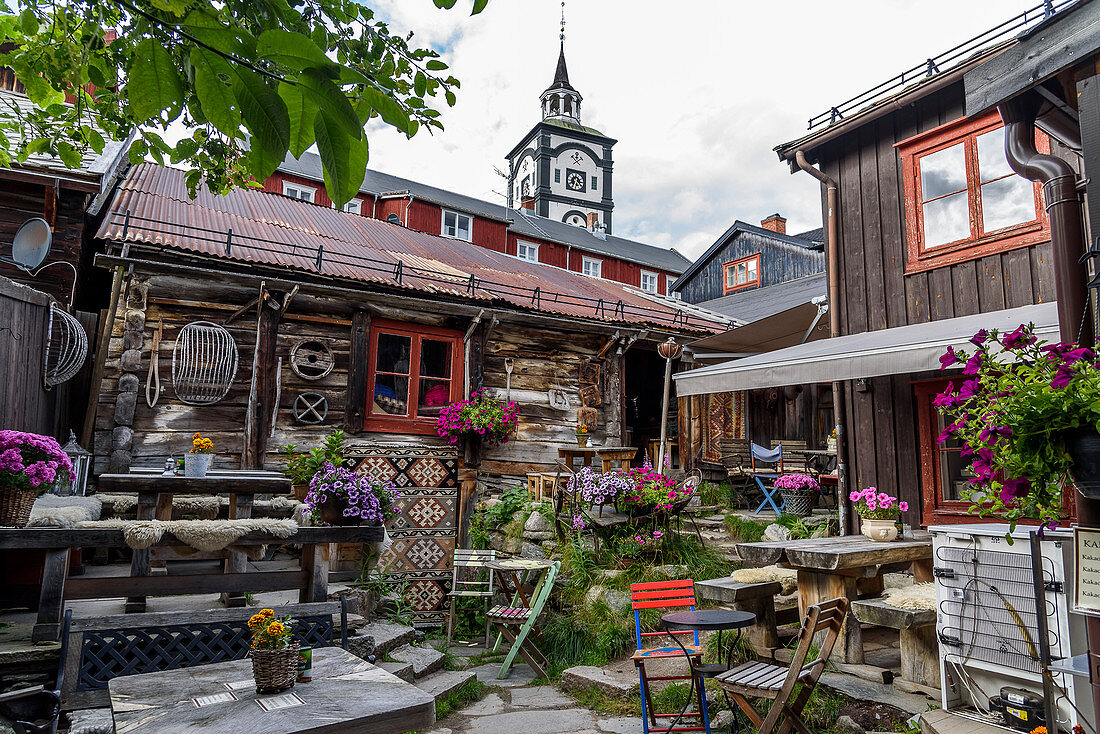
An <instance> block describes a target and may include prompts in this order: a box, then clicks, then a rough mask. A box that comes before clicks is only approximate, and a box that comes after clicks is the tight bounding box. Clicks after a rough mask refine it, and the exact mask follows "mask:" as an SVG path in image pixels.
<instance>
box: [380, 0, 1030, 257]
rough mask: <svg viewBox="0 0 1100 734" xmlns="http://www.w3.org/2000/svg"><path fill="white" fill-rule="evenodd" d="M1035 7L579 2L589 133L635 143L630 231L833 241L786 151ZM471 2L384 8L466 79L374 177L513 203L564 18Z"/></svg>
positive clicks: (549, 0)
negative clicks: (763, 230)
mask: <svg viewBox="0 0 1100 734" xmlns="http://www.w3.org/2000/svg"><path fill="white" fill-rule="evenodd" d="M1034 2H1035V0H1026V1H1025V0H970V1H969V2H966V3H959V2H957V1H956V0H924V1H923V2H919V3H916V2H909V1H908V0H848V1H846V2H843V3H822V2H819V0H785V1H784V2H770V3H745V2H730V0H690V1H689V2H680V3H676V4H670V3H667V2H663V1H660V0H585V1H584V2H580V1H579V0H569V2H568V4H567V5H566V13H567V28H566V36H567V37H566V56H567V60H568V64H569V76H570V81H571V82H572V83H573V86H575V87H576V88H577V89H578V90H579V91H580V92H581V94H582V95H584V105H583V111H584V122H585V124H587V125H591V126H593V127H596V128H598V129H600V130H602V131H603V132H605V133H606V134H608V135H610V136H611V137H613V138H616V139H617V140H618V141H619V142H618V143H617V144H616V146H615V153H614V156H615V174H614V175H615V178H614V198H615V216H614V229H615V234H617V235H620V236H623V237H629V238H633V239H638V240H640V241H643V242H647V243H650V244H654V245H659V246H662V247H672V246H675V247H676V248H677V249H679V250H680V251H682V252H684V253H685V254H687V255H688V256H690V257H694V256H697V255H699V254H700V253H701V252H702V251H703V250H704V249H706V247H707V246H709V245H710V244H711V243H712V242H713V241H714V239H715V238H716V237H718V236H719V235H720V234H721V233H722V232H724V231H725V230H726V229H727V228H728V227H729V225H730V224H732V222H733V221H734V220H735V219H742V220H744V221H748V222H754V223H755V222H759V221H760V220H761V219H763V218H764V217H766V216H768V215H769V214H772V213H774V212H780V213H781V214H783V215H784V216H785V217H787V219H788V222H787V228H788V231H789V232H800V231H803V230H807V229H812V228H815V227H819V226H821V205H820V192H819V189H818V185H817V183H816V181H814V180H813V179H812V178H811V177H810V176H808V175H806V174H803V173H798V174H796V175H791V174H790V172H789V170H788V169H787V167H786V166H785V165H782V164H781V163H780V162H779V160H778V158H777V157H776V156H775V153H774V152H773V151H772V148H773V147H774V146H776V145H777V144H779V143H781V142H785V141H788V140H792V139H795V138H797V137H799V136H801V135H802V134H804V132H805V130H806V121H807V120H808V119H809V117H810V116H811V115H813V114H817V113H819V112H821V111H823V110H826V109H828V108H829V107H830V106H832V105H834V104H837V103H839V102H841V101H843V100H845V99H848V98H850V97H852V96H854V95H856V94H858V93H860V92H862V91H864V90H866V89H869V88H871V87H873V86H875V85H876V84H878V83H879V82H881V81H883V80H884V79H886V78H887V77H889V76H892V75H894V74H897V73H900V72H901V71H902V70H903V69H908V68H910V67H912V66H913V65H915V64H917V63H919V62H920V60H921V59H925V58H927V57H929V56H932V55H935V54H938V53H940V52H942V51H944V50H946V49H948V48H950V47H952V46H954V45H955V44H957V43H959V42H962V41H965V40H966V39H967V38H970V37H972V36H975V35H977V34H978V33H981V32H983V31H985V30H987V29H989V28H990V27H992V26H994V25H996V24H997V23H1000V22H1001V21H1002V20H1006V19H1007V18H1008V17H1009V16H1010V15H1012V14H1014V13H1018V12H1021V11H1022V10H1023V9H1025V8H1026V7H1029V6H1031V5H1034ZM469 5H470V3H469V0H459V4H458V6H456V8H455V9H453V10H450V11H444V10H438V9H436V8H435V6H434V4H433V3H432V2H431V0H374V1H373V2H371V6H372V7H374V8H375V9H376V11H377V12H378V13H379V14H380V15H381V17H383V18H385V19H387V21H388V22H390V23H391V28H392V30H393V31H394V32H407V31H408V30H410V29H411V30H414V31H415V36H414V38H413V42H414V43H420V44H430V45H431V46H432V47H433V48H436V49H438V50H440V51H441V52H442V53H444V54H445V58H446V60H447V61H448V62H449V63H451V66H452V71H453V73H454V75H455V76H456V77H458V78H459V79H460V80H461V81H462V89H461V90H460V93H459V103H458V105H457V106H456V107H455V108H453V109H447V110H445V111H444V115H443V118H442V120H443V123H444V125H445V127H446V129H445V130H444V131H442V132H437V133H436V134H435V135H427V134H423V133H422V134H418V135H417V136H416V137H415V138H413V139H412V140H406V139H405V138H404V137H402V136H400V135H398V134H396V133H393V132H391V131H389V130H379V129H376V128H375V129H372V133H373V134H372V135H371V137H370V144H371V167H372V168H375V169H378V170H382V171H386V172H388V173H393V174H396V175H399V176H404V177H407V178H412V179H415V180H419V181H423V182H425V183H429V184H432V185H435V186H441V187H443V188H448V189H452V190H454V191H459V192H461V193H464V194H468V195H471V196H477V197H481V198H485V199H489V200H491V201H497V202H503V196H502V195H498V193H497V192H500V194H502V192H503V191H504V189H505V185H504V181H503V179H501V178H500V177H499V176H497V175H496V174H495V173H494V170H493V169H494V167H498V168H501V169H504V168H506V165H507V164H506V161H505V160H504V155H505V153H507V152H508V151H509V150H510V149H511V148H512V146H513V145H515V143H516V142H518V141H519V139H520V138H521V137H522V136H523V135H524V134H525V133H526V132H527V131H528V130H530V128H531V127H532V126H533V125H534V124H535V123H536V122H538V119H539V100H538V98H539V94H540V93H541V92H542V90H543V89H545V88H546V87H547V86H548V85H549V84H550V81H551V79H552V78H553V71H554V65H555V63H556V61H557V53H558V18H559V14H560V11H561V5H560V3H559V1H558V0H490V2H489V5H488V8H487V9H486V10H485V11H484V12H483V13H482V14H480V15H477V16H473V17H470V16H469V15H468V9H469ZM463 6H465V7H463ZM944 18H950V19H951V22H950V23H945V22H944Z"/></svg>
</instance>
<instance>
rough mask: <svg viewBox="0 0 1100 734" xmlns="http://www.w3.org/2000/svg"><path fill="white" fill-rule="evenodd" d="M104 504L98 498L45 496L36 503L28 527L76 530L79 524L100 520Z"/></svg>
mask: <svg viewBox="0 0 1100 734" xmlns="http://www.w3.org/2000/svg"><path fill="white" fill-rule="evenodd" d="M102 511H103V503H102V502H101V501H100V500H99V499H98V498H96V497H94V496H92V497H76V496H73V497H58V496H57V495H55V494H44V495H41V496H40V497H39V498H38V499H36V500H35V501H34V507H32V508H31V519H30V522H28V523H27V527H32V528H75V527H76V525H77V523H81V522H88V521H90V520H98V519H99V517H100V513H101V512H102Z"/></svg>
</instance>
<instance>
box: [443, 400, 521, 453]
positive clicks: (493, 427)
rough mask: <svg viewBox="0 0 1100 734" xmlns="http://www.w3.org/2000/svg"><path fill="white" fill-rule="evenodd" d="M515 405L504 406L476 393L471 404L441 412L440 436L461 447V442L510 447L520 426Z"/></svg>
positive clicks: (455, 405)
mask: <svg viewBox="0 0 1100 734" xmlns="http://www.w3.org/2000/svg"><path fill="white" fill-rule="evenodd" d="M517 411H518V408H517V406H516V404H515V402H512V401H509V402H507V403H501V402H498V401H497V400H494V399H493V398H491V397H489V396H488V395H486V394H485V391H484V390H474V391H473V392H472V393H470V399H469V400H459V401H458V402H457V403H451V404H450V405H448V406H446V407H445V408H443V409H442V410H441V411H440V412H439V418H437V419H436V433H438V434H439V437H440V438H443V439H446V440H447V441H448V442H449V443H451V444H453V445H455V446H457V445H458V444H459V442H469V441H471V440H473V441H480V442H481V443H483V444H484V445H486V446H495V445H497V444H502V443H507V442H508V441H509V439H511V438H512V436H513V435H514V434H515V432H516V426H517V425H518V424H519V415H518V412H517Z"/></svg>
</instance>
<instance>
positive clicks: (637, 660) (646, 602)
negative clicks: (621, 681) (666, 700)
mask: <svg viewBox="0 0 1100 734" xmlns="http://www.w3.org/2000/svg"><path fill="white" fill-rule="evenodd" d="M630 606H631V608H632V609H633V610H634V636H635V639H636V640H637V645H638V649H637V650H636V651H635V652H634V654H633V655H631V656H630V659H631V660H633V661H634V665H635V667H637V668H638V683H639V685H640V687H641V697H642V731H643V734H649V730H650V727H654V728H655V727H656V726H657V719H675V718H693V719H696V720H698V721H700V722H701V724H702V725H701V726H700V725H699V724H691V725H680V726H673V727H672V728H671V729H659V730H658V731H674V732H676V731H704V732H706V733H707V734H710V719H709V718H708V715H707V699H706V695H705V694H704V692H703V681H702V680H700V681H698V687H697V690H696V707H697V710H696V711H694V712H688V713H685V714H684V715H683V716H682V717H681V716H680V714H658V713H657V712H655V711H654V710H653V696H652V694H651V693H650V689H649V683H650V681H658V680H691V677H692V674H691V673H690V672H689V673H688V674H687V675H660V676H657V675H654V676H651V675H649V672H648V671H647V670H646V661H647V660H654V659H659V658H677V657H678V658H683V657H684V650H687V653H688V657H689V658H691V660H690V664H691V665H696V664H698V663H699V662H701V661H702V659H703V648H702V646H701V645H700V644H699V633H698V632H696V631H694V630H672V631H667V632H666V631H664V630H661V631H659V632H642V615H641V610H643V609H683V608H687V609H688V610H690V611H694V610H695V582H694V581H692V580H691V579H681V580H678V581H653V582H650V583H643V584H631V585H630ZM658 635H660V636H666V635H691V636H692V643H691V644H690V645H684V647H683V649H681V648H680V645H678V644H672V645H664V646H659V647H649V646H647V645H646V640H647V639H648V638H650V637H656V636H658ZM685 662H688V661H685Z"/></svg>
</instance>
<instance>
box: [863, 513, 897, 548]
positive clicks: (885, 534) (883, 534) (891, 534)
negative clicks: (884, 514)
mask: <svg viewBox="0 0 1100 734" xmlns="http://www.w3.org/2000/svg"><path fill="white" fill-rule="evenodd" d="M894 522H895V521H894V520H872V519H871V518H868V517H865V518H863V525H862V526H861V527H860V530H861V531H862V532H863V534H864V535H865V536H867V537H868V538H870V539H871V540H877V541H882V542H886V541H890V540H893V539H894V538H896V537H898V526H897V525H895V524H894Z"/></svg>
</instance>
